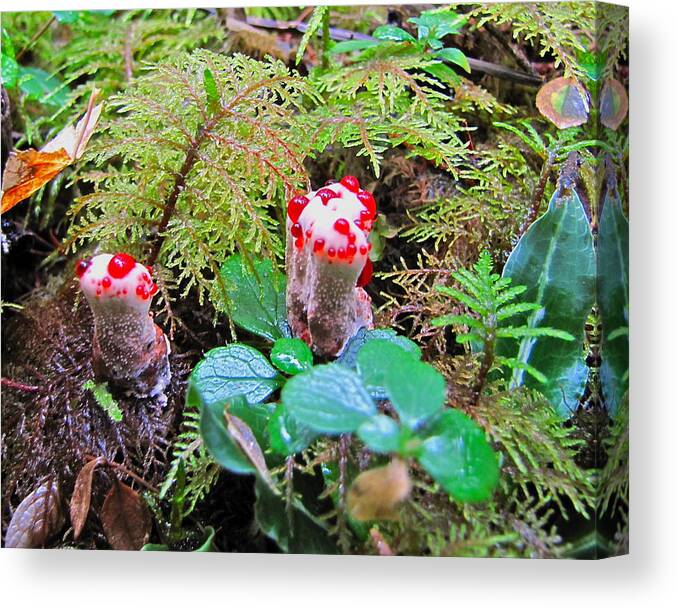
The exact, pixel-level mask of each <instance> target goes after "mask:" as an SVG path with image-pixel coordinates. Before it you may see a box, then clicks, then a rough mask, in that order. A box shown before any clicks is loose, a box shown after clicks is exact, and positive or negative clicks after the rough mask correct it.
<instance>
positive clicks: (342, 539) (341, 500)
mask: <svg viewBox="0 0 678 609" xmlns="http://www.w3.org/2000/svg"><path fill="white" fill-rule="evenodd" d="M350 446H351V436H350V434H343V435H342V436H341V437H340V438H339V488H338V489H337V495H338V497H337V534H338V536H339V545H340V546H341V551H342V552H343V553H344V554H348V551H349V550H350V544H349V541H348V537H347V536H346V493H347V488H346V474H347V469H348V451H349V448H350Z"/></svg>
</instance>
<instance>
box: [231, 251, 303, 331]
mask: <svg viewBox="0 0 678 609" xmlns="http://www.w3.org/2000/svg"><path fill="white" fill-rule="evenodd" d="M221 275H222V277H223V279H224V282H225V283H226V287H227V290H228V303H226V304H227V310H228V314H229V315H230V317H231V319H232V320H233V323H235V324H237V325H238V326H240V327H241V328H244V329H245V330H248V331H249V332H252V333H254V334H257V335H259V336H263V337H264V338H266V339H268V340H270V341H275V340H277V339H278V338H283V337H285V336H290V330H289V327H288V325H287V308H286V305H285V276H284V275H283V274H282V273H280V272H279V271H277V270H275V269H274V268H273V264H272V263H271V261H270V260H258V259H255V260H254V261H253V262H252V265H251V266H249V265H248V262H247V260H245V259H244V258H243V257H242V256H241V255H240V254H235V255H233V256H231V257H229V258H228V259H227V260H226V262H224V264H223V265H222V267H221Z"/></svg>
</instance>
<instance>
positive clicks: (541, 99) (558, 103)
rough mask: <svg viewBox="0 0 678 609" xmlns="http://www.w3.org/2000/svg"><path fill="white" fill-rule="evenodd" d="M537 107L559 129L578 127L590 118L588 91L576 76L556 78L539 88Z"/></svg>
mask: <svg viewBox="0 0 678 609" xmlns="http://www.w3.org/2000/svg"><path fill="white" fill-rule="evenodd" d="M537 108H538V110H539V112H541V113H542V114H543V115H544V116H545V117H546V118H548V119H549V120H550V121H551V122H552V123H553V124H554V125H555V126H556V127H558V128H559V129H566V128H567V127H576V126H577V125H582V124H584V123H585V122H586V121H587V120H588V118H589V100H588V93H587V92H586V90H585V89H584V88H583V87H582V86H581V85H580V84H579V83H578V82H577V81H576V80H575V79H574V78H564V77H561V78H556V79H555V80H552V81H550V82H547V83H546V84H545V85H544V86H543V87H542V88H541V89H539V92H538V93H537Z"/></svg>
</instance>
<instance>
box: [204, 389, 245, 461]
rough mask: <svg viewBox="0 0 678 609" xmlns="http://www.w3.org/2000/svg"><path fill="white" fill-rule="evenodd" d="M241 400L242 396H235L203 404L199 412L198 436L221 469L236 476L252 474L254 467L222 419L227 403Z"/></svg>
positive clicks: (235, 402)
mask: <svg viewBox="0 0 678 609" xmlns="http://www.w3.org/2000/svg"><path fill="white" fill-rule="evenodd" d="M242 400H243V398H242V396H235V397H232V398H230V400H228V401H224V402H212V403H208V404H204V405H203V407H202V408H201V410H200V435H201V436H202V439H203V442H204V443H205V448H207V450H208V451H209V453H210V454H211V455H212V457H213V458H214V460H215V461H216V462H217V463H218V464H219V465H221V467H224V468H226V469H228V470H229V471H232V472H234V473H236V474H254V473H256V471H257V469H256V467H255V466H254V465H253V464H252V463H251V462H250V460H249V459H248V458H247V457H246V456H245V455H244V454H243V452H242V451H241V450H240V448H239V447H238V445H237V443H236V441H235V440H234V439H233V437H232V436H231V434H230V433H229V431H228V428H227V426H226V419H225V417H224V410H225V408H226V406H227V405H228V404H229V403H230V404H237V403H238V402H239V401H242Z"/></svg>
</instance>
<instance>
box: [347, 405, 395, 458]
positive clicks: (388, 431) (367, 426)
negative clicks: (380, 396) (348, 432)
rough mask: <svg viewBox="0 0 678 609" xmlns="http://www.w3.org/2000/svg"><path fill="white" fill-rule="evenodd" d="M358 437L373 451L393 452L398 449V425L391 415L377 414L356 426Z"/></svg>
mask: <svg viewBox="0 0 678 609" xmlns="http://www.w3.org/2000/svg"><path fill="white" fill-rule="evenodd" d="M357 433H358V437H359V438H360V439H361V440H362V441H363V442H364V443H365V445H366V446H367V447H368V448H369V449H370V450H373V451H374V452H378V453H395V452H398V451H399V449H400V426H399V425H398V423H396V422H395V421H394V420H393V419H392V418H391V417H387V416H386V415H384V414H378V415H376V416H374V417H372V418H371V419H368V420H367V421H365V422H364V423H363V424H362V425H361V426H360V427H358V432H357Z"/></svg>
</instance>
